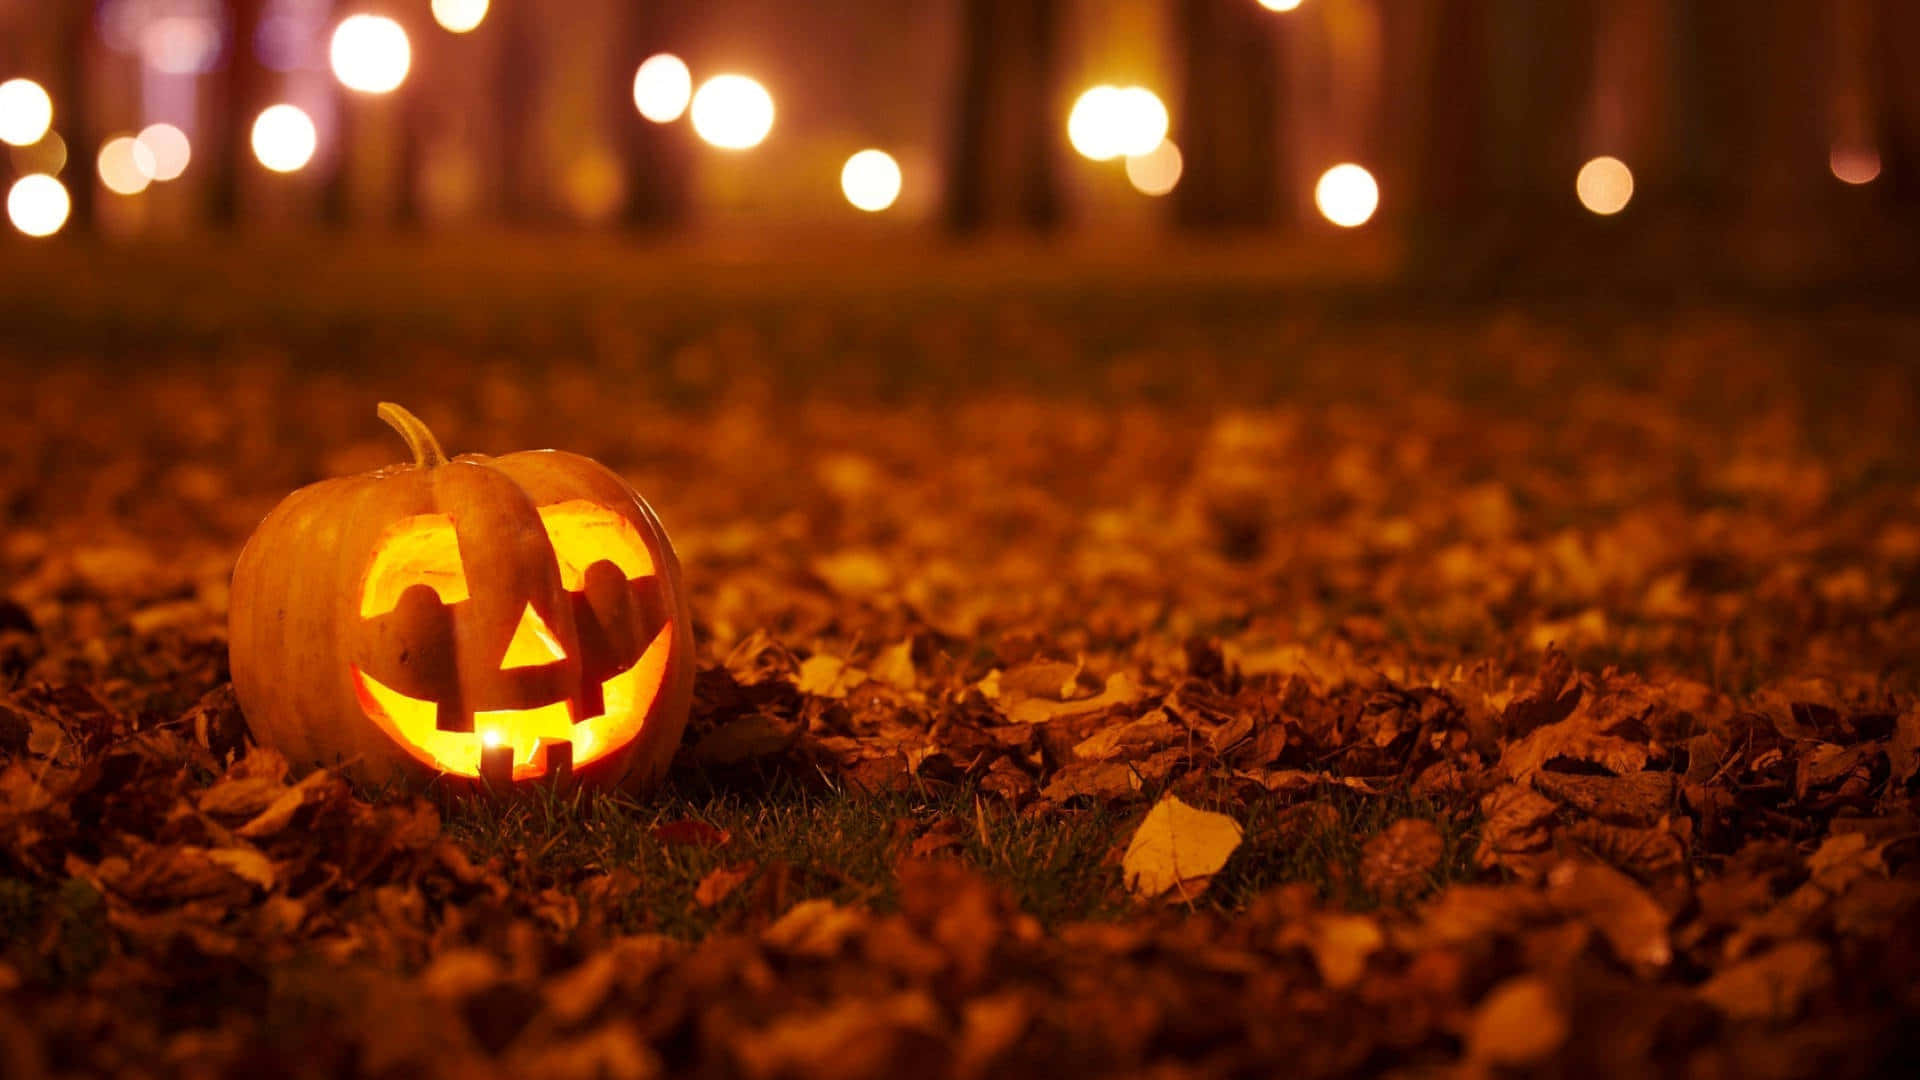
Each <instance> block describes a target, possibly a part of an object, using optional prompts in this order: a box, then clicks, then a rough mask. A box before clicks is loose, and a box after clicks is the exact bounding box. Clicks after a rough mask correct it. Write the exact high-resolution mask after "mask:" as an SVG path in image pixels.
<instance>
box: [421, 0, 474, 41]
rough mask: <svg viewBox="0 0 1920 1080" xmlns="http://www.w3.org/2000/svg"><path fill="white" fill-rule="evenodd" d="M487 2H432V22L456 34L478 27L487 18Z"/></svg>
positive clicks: (450, 0) (445, 0) (464, 0)
mask: <svg viewBox="0 0 1920 1080" xmlns="http://www.w3.org/2000/svg"><path fill="white" fill-rule="evenodd" d="M487 7H488V4H487V0H433V21H434V22H437V23H439V24H440V25H441V26H443V27H445V28H446V29H448V30H451V31H453V32H454V33H456V34H464V33H467V32H468V31H470V30H474V29H476V28H478V27H479V25H480V23H481V21H482V20H484V19H485V18H486V17H487Z"/></svg>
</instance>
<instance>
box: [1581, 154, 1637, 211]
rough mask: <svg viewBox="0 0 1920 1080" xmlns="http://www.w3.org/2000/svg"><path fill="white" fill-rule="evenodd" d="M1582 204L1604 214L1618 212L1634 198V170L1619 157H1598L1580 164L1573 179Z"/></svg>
mask: <svg viewBox="0 0 1920 1080" xmlns="http://www.w3.org/2000/svg"><path fill="white" fill-rule="evenodd" d="M1573 190H1574V193H1575V194H1577V195H1579V196H1580V205H1581V206H1584V207H1586V208H1587V209H1589V210H1591V211H1593V212H1594V213H1596V214H1599V215H1601V216H1603V217H1604V216H1606V215H1608V214H1617V213H1619V212H1620V211H1622V210H1625V209H1626V208H1627V203H1629V202H1631V201H1633V170H1631V169H1629V168H1627V165H1626V163H1625V162H1623V161H1621V160H1620V159H1619V158H1616V157H1597V158H1594V159H1593V160H1592V161H1589V162H1587V163H1586V164H1585V165H1582V166H1580V175H1579V176H1576V177H1574V180H1573Z"/></svg>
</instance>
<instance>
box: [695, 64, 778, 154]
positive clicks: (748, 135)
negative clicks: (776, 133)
mask: <svg viewBox="0 0 1920 1080" xmlns="http://www.w3.org/2000/svg"><path fill="white" fill-rule="evenodd" d="M772 130H773V97H772V95H770V94H768V93H767V88H766V87H764V86H761V85H760V84H759V83H757V82H754V81H753V80H752V79H749V78H747V77H746V76H745V75H715V76H714V77H713V78H711V79H708V80H707V81H706V82H704V83H701V84H700V89H699V90H698V91H697V92H695V94H694V95H693V131H694V134H696V135H698V136H700V137H701V138H702V139H704V140H706V141H707V142H708V143H709V144H711V145H713V146H717V147H719V148H721V149H722V150H749V149H752V148H753V147H756V146H759V145H760V143H761V141H762V140H764V139H765V138H766V137H767V133H768V132H770V131H772Z"/></svg>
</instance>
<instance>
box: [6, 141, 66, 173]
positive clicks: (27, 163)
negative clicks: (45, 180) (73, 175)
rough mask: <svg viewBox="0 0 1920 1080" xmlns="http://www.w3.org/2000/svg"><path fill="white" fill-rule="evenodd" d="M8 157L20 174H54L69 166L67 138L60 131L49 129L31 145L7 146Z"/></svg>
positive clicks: (15, 170)
mask: <svg viewBox="0 0 1920 1080" xmlns="http://www.w3.org/2000/svg"><path fill="white" fill-rule="evenodd" d="M7 159H8V161H9V162H11V163H12V165H13V171H14V173H15V174H16V175H18V176H26V175H27V174H28V173H46V174H47V175H48V176H53V175H55V174H57V173H58V172H59V171H60V170H61V169H64V168H66V167H67V140H65V139H63V138H61V137H60V133H59V132H57V131H49V132H47V133H46V134H45V135H42V136H40V141H39V142H36V143H33V144H31V145H29V146H9V147H7Z"/></svg>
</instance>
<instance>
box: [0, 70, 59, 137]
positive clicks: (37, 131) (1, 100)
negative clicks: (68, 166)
mask: <svg viewBox="0 0 1920 1080" xmlns="http://www.w3.org/2000/svg"><path fill="white" fill-rule="evenodd" d="M52 125H53V99H52V98H50V97H48V96H47V92H46V91H45V90H43V89H41V87H40V84H39V83H37V82H34V81H33V80H32V79H8V80H7V81H6V82H3V83H0V142H4V143H6V144H8V145H9V146H32V145H33V144H34V143H37V142H39V141H40V137H41V136H42V135H45V134H46V133H47V129H48V128H49V127H51V126H52Z"/></svg>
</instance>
